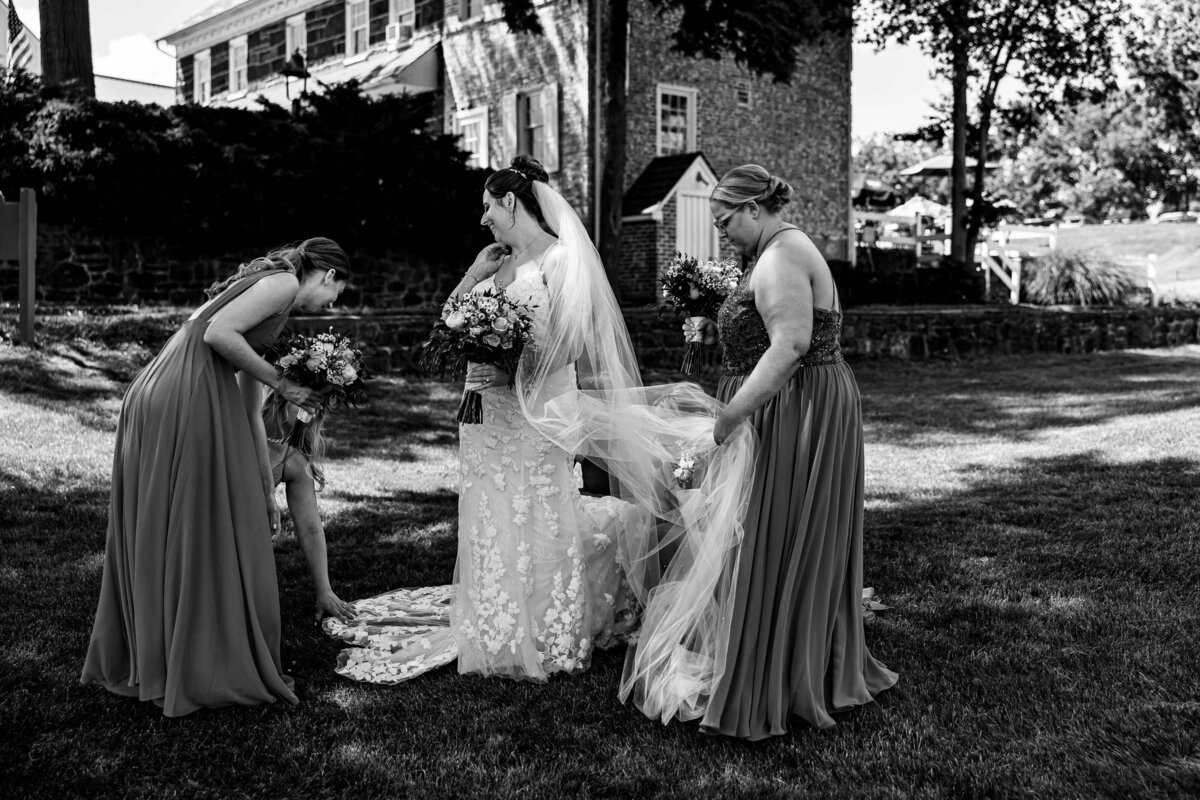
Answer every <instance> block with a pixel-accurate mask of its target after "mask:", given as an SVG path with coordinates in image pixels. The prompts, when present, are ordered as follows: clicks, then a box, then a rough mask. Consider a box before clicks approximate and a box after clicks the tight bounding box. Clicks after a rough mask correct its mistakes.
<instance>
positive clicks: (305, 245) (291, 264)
mask: <svg viewBox="0 0 1200 800" xmlns="http://www.w3.org/2000/svg"><path fill="white" fill-rule="evenodd" d="M272 269H282V270H287V271H288V272H290V273H292V274H293V275H295V276H296V278H297V279H298V280H301V281H303V280H304V276H305V275H307V274H308V273H310V272H318V273H324V272H327V271H329V270H333V271H334V274H336V275H337V277H338V280H343V281H348V280H350V259H349V257H347V255H346V251H345V250H343V249H342V248H341V247H340V246H338V243H337V242H335V241H333V240H332V239H326V238H325V237H324V236H314V237H313V238H311V239H305V240H304V241H303V242H300V243H299V244H290V245H287V246H286V247H280V248H278V249H276V250H272V251H271V252H269V253H267V254H266V255H265V256H259V257H258V258H256V259H254V260H253V261H250V262H247V263H245V264H242V265H241V266H239V267H238V269H237V272H235V273H233V274H232V275H230V276H229V277H228V278H226V279H225V280H223V281H217V282H216V283H214V284H213V285H212V286H210V287H208V288H207V289H205V290H204V293H205V294H206V295H207V296H208V297H209V298H213V297H216V296H217V295H219V294H220V293H221V292H223V291H225V290H226V289H228V288H229V287H230V286H232V285H233V284H234V283H236V282H237V281H239V280H241V279H242V278H245V277H246V276H247V275H254V274H256V273H259V272H266V271H267V270H272Z"/></svg>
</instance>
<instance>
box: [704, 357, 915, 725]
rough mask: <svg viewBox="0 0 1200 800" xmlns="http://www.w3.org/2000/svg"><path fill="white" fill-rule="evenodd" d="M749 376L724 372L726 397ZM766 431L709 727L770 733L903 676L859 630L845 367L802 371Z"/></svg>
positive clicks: (858, 515) (852, 416) (858, 452)
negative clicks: (879, 656) (873, 653)
mask: <svg viewBox="0 0 1200 800" xmlns="http://www.w3.org/2000/svg"><path fill="white" fill-rule="evenodd" d="M744 380H745V376H727V377H724V378H722V380H721V383H720V386H719V388H718V393H717V394H718V398H719V399H720V400H722V401H723V402H728V401H729V399H730V398H732V397H733V395H734V394H735V393H736V392H737V390H738V388H739V387H740V386H741V385H742V383H743V382H744ZM752 425H753V426H754V427H755V428H756V429H757V431H758V434H759V437H760V443H761V445H760V451H759V458H758V464H757V468H756V471H755V477H754V487H753V492H752V494H751V498H750V503H749V508H748V511H747V514H746V519H745V524H744V538H743V540H742V543H741V546H740V549H741V552H740V557H739V558H738V559H737V560H736V561H735V562H733V563H734V564H735V566H734V569H735V570H736V574H735V575H734V576H732V577H733V580H732V586H733V592H734V597H733V602H732V613H731V619H730V638H729V644H728V648H727V651H726V655H725V665H724V666H725V668H724V672H723V674H722V675H721V677H720V679H719V680H718V681H717V683H716V686H715V687H714V689H713V693H712V696H711V698H710V699H709V704H708V708H707V711H706V713H705V715H704V717H703V719H702V720H701V725H702V727H703V728H704V729H705V730H707V731H709V732H713V733H721V734H725V735H728V736H736V737H740V738H745V739H763V738H766V737H768V736H778V735H781V734H783V733H786V731H787V725H788V719H789V717H792V716H797V717H800V718H802V719H804V720H806V721H807V722H809V723H811V724H812V725H815V726H816V727H818V728H826V727H830V726H832V725H833V724H834V721H833V718H832V717H831V716H830V714H831V712H835V711H838V710H841V709H846V708H849V707H852V706H856V705H861V704H863V703H868V702H870V701H871V700H872V699H873V697H874V695H876V694H878V693H879V692H882V691H883V690H885V689H887V688H889V687H891V686H892V685H893V684H895V683H896V680H897V675H896V673H894V672H892V671H890V670H888V669H887V668H886V667H885V666H884V665H883V664H881V663H880V662H878V661H876V660H875V659H874V658H873V657H872V656H871V653H870V651H869V650H868V649H867V645H866V641H865V639H864V635H863V607H862V603H863V592H862V584H863V553H862V537H863V472H864V464H863V440H862V419H861V410H860V399H859V393H858V386H857V384H856V383H855V381H854V375H853V373H852V372H851V370H850V368H849V366H847V365H846V364H845V363H844V362H841V361H839V362H838V363H834V364H825V365H820V366H806V367H802V368H800V369H798V370H797V371H796V373H795V375H793V376H792V377H791V378H790V379H789V380H788V382H787V384H786V385H785V386H784V388H783V389H782V390H781V391H780V392H779V394H778V395H776V396H775V397H774V398H773V399H772V400H770V401H769V402H768V403H766V405H764V406H763V407H762V408H760V409H759V410H758V411H757V412H756V413H755V414H754V416H753V417H752Z"/></svg>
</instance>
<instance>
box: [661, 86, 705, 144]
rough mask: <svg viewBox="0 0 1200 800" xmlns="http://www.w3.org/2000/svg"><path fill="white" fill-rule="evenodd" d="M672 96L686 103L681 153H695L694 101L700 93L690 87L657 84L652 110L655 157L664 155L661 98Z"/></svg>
mask: <svg viewBox="0 0 1200 800" xmlns="http://www.w3.org/2000/svg"><path fill="white" fill-rule="evenodd" d="M667 95H672V96H675V97H683V98H684V99H685V100H686V101H687V112H686V117H685V120H686V121H685V124H686V126H687V130H686V133H685V135H684V140H685V141H684V147H683V150H682V152H684V153H695V152H696V101H697V99H698V98H699V95H700V92H699V90H698V89H693V88H691V87H690V86H674V85H671V84H666V83H660V84H658V91H657V92H656V93H655V108H654V140H655V153H656V155H660V156H661V155H666V154H665V153H664V152H663V97H665V96H667Z"/></svg>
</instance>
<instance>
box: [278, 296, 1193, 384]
mask: <svg viewBox="0 0 1200 800" xmlns="http://www.w3.org/2000/svg"><path fill="white" fill-rule="evenodd" d="M625 319H626V323H627V324H628V326H629V331H630V335H631V336H632V338H633V343H634V347H635V348H636V350H637V353H638V358H639V360H640V361H641V364H642V367H643V368H644V369H652V370H667V371H670V370H675V369H677V368H678V366H679V363H680V361H681V359H682V356H683V335H682V333H681V331H680V325H681V324H682V323H681V320H678V319H676V318H674V317H673V316H671V315H669V314H667V315H663V316H659V315H658V313H657V312H656V311H654V310H651V309H646V310H643V309H627V310H626V312H625ZM433 320H434V317H433V315H432V314H430V313H428V312H402V313H394V314H386V315H373V316H329V317H307V318H303V319H295V320H293V324H292V327H293V328H298V329H304V330H309V331H317V330H324V329H327V328H328V327H330V326H333V327H334V328H336V329H337V330H339V331H342V332H345V333H348V334H350V335H351V336H352V338H354V339H355V340H356V341H359V342H362V343H363V344H364V345H366V346H367V348H368V350H369V352H370V353H371V358H372V361H373V362H374V364H375V368H376V369H377V370H378V371H392V370H404V371H407V370H412V369H414V367H413V362H414V359H415V357H416V351H417V348H418V347H419V345H420V343H421V342H422V340H423V339H424V338H425V335H426V334H427V333H428V331H429V328H430V326H431V325H432V324H433ZM1198 332H1200V309H1197V308H1158V309H1149V308H1115V309H1041V308H1025V307H1016V308H1013V307H1003V308H994V307H975V308H925V309H914V310H907V309H895V308H880V309H872V308H863V309H850V310H848V311H847V312H846V314H845V322H844V328H843V331H842V349H843V351H844V352H845V354H846V357H847V358H848V359H850V360H852V361H853V360H862V359H874V358H896V359H903V360H912V361H923V360H928V359H937V358H948V359H964V358H977V357H986V356H994V355H1012V354H1019V353H1090V352H1095V351H1099V350H1124V349H1127V348H1151V347H1174V346H1178V345H1182V344H1192V343H1196V342H1197V341H1200V339H1198V338H1197V336H1198ZM709 361H710V362H711V364H712V365H713V367H714V368H715V365H716V361H717V359H716V353H715V351H714V353H713V357H712V358H711V359H709Z"/></svg>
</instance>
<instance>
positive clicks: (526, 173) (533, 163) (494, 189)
mask: <svg viewBox="0 0 1200 800" xmlns="http://www.w3.org/2000/svg"><path fill="white" fill-rule="evenodd" d="M549 180H550V176H549V175H548V174H547V173H546V168H545V167H543V166H542V165H541V163H540V162H539V161H538V160H537V159H536V158H532V157H530V156H517V157H516V158H514V159H513V160H512V162H511V166H508V167H505V168H504V169H501V170H497V171H495V172H493V173H492V174H491V175H489V176H488V179H487V180H486V181H485V182H484V184H483V188H485V189H487V192H488V194H490V195H491V196H492V197H495V198H501V197H504V195H506V194H508V193H509V192H512V193H513V195H515V196H516V198H517V200H518V201H519V202H520V203H521V205H523V206H525V210H526V211H528V212H529V213H530V214H532V215H533V217H534V219H536V220H537V221H538V222H543V221H544V220H543V218H542V207H541V206H539V205H538V201H537V197H536V196H535V195H534V193H533V182H534V181H541V182H542V183H546V182H548V181H549Z"/></svg>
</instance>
